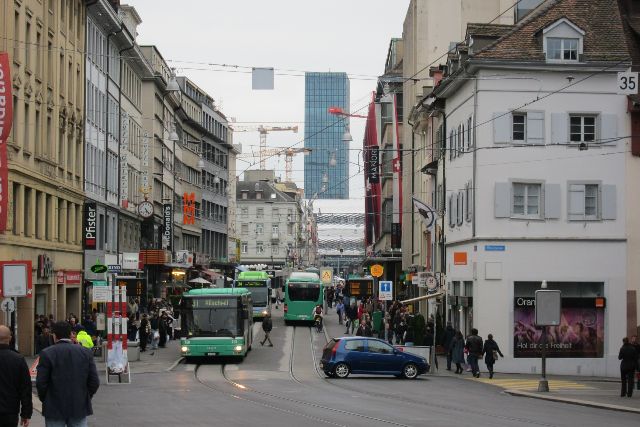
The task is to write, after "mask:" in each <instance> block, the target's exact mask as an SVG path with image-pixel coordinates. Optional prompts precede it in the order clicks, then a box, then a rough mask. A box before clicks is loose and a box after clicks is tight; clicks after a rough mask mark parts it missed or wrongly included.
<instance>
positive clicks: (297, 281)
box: [284, 271, 324, 322]
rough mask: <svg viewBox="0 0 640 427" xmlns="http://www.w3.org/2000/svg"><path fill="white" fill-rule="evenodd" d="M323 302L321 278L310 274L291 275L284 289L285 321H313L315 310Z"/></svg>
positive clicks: (298, 273)
mask: <svg viewBox="0 0 640 427" xmlns="http://www.w3.org/2000/svg"><path fill="white" fill-rule="evenodd" d="M323 301H324V292H323V289H322V282H321V281H320V276H318V275H317V274H316V273H309V272H298V271H297V272H293V273H291V276H289V278H288V279H287V281H286V283H285V288H284V321H285V322H289V321H292V320H302V321H313V309H314V307H315V306H317V305H322V304H323Z"/></svg>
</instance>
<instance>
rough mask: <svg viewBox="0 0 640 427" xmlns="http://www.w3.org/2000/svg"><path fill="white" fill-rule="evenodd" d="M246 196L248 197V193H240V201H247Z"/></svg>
mask: <svg viewBox="0 0 640 427" xmlns="http://www.w3.org/2000/svg"><path fill="white" fill-rule="evenodd" d="M248 196H249V195H248V193H247V192H246V191H243V192H242V200H247V198H248Z"/></svg>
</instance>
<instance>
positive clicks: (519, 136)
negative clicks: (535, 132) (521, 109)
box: [511, 113, 527, 142]
mask: <svg viewBox="0 0 640 427" xmlns="http://www.w3.org/2000/svg"><path fill="white" fill-rule="evenodd" d="M512 123H513V124H512V129H511V130H512V137H513V141H518V142H523V141H525V139H526V135H527V115H526V114H524V113H513V115H512Z"/></svg>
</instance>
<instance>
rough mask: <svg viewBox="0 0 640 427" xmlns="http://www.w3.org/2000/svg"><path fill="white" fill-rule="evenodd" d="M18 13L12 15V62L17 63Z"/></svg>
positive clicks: (18, 46)
mask: <svg viewBox="0 0 640 427" xmlns="http://www.w3.org/2000/svg"><path fill="white" fill-rule="evenodd" d="M20 46H21V44H20V12H19V11H17V10H16V11H15V13H14V15H13V60H14V61H15V62H19V58H20Z"/></svg>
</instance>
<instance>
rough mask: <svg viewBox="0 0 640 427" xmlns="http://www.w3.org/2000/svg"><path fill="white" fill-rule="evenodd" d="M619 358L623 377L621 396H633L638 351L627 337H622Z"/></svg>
mask: <svg viewBox="0 0 640 427" xmlns="http://www.w3.org/2000/svg"><path fill="white" fill-rule="evenodd" d="M618 359H619V360H620V361H621V362H620V377H621V379H622V387H621V391H620V397H625V396H627V397H631V396H633V376H634V373H635V372H636V368H637V367H638V366H637V365H638V353H637V352H636V349H635V347H634V346H633V345H632V344H631V343H630V342H629V338H627V337H624V338H623V339H622V347H620V353H618Z"/></svg>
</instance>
